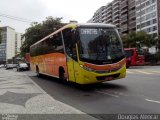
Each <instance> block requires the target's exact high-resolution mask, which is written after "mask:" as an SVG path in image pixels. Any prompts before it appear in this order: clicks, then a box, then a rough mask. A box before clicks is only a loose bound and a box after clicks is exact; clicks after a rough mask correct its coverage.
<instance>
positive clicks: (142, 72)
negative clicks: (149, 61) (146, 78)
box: [134, 70, 153, 75]
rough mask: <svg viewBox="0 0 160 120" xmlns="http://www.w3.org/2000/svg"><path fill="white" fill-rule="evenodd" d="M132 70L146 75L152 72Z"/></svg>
mask: <svg viewBox="0 0 160 120" xmlns="http://www.w3.org/2000/svg"><path fill="white" fill-rule="evenodd" d="M134 71H136V72H139V73H143V74H148V75H151V74H153V73H149V72H144V71H141V70H134Z"/></svg>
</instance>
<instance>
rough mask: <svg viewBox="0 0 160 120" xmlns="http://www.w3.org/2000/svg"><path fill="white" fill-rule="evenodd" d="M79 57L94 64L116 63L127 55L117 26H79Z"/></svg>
mask: <svg viewBox="0 0 160 120" xmlns="http://www.w3.org/2000/svg"><path fill="white" fill-rule="evenodd" d="M79 34H80V42H79V46H78V47H79V58H80V60H81V61H84V62H90V63H94V64H111V63H116V62H118V61H120V60H121V59H123V58H124V57H125V55H124V51H123V46H122V42H121V40H120V37H119V35H118V31H117V30H116V29H115V28H79Z"/></svg>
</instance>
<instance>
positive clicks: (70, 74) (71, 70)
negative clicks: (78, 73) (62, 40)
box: [67, 56, 76, 82]
mask: <svg viewBox="0 0 160 120" xmlns="http://www.w3.org/2000/svg"><path fill="white" fill-rule="evenodd" d="M67 69H68V79H69V81H72V82H75V81H76V79H75V70H74V60H73V59H72V57H71V56H67Z"/></svg>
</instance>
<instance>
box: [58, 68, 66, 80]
mask: <svg viewBox="0 0 160 120" xmlns="http://www.w3.org/2000/svg"><path fill="white" fill-rule="evenodd" d="M59 79H60V80H61V81H63V82H67V78H66V77H65V70H64V69H63V68H62V67H60V68H59Z"/></svg>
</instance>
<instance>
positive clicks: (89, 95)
mask: <svg viewBox="0 0 160 120" xmlns="http://www.w3.org/2000/svg"><path fill="white" fill-rule="evenodd" d="M26 74H27V75H28V76H30V78H31V79H32V80H33V81H34V82H35V83H37V84H38V85H39V86H40V87H41V88H42V89H43V90H44V91H45V92H47V93H48V94H49V95H51V96H52V97H53V98H54V99H56V100H58V101H61V102H63V103H65V104H68V105H70V106H72V107H75V108H77V109H79V110H81V111H83V112H85V113H87V114H99V115H100V114H121V113H122V114H123V113H125V114H126V113H127V114H130V113H131V114H133V113H134V114H136V113H138V114H141V113H142V114H143V113H145V114H151V113H156V114H158V113H160V66H142V67H132V68H130V69H128V70H127V76H126V78H124V79H120V80H115V81H111V82H105V83H102V84H94V85H87V86H83V87H82V86H78V85H76V84H73V83H67V84H64V83H62V82H60V81H59V79H56V78H52V77H46V76H43V77H42V78H37V77H36V76H35V75H34V74H33V73H32V72H26Z"/></svg>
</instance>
